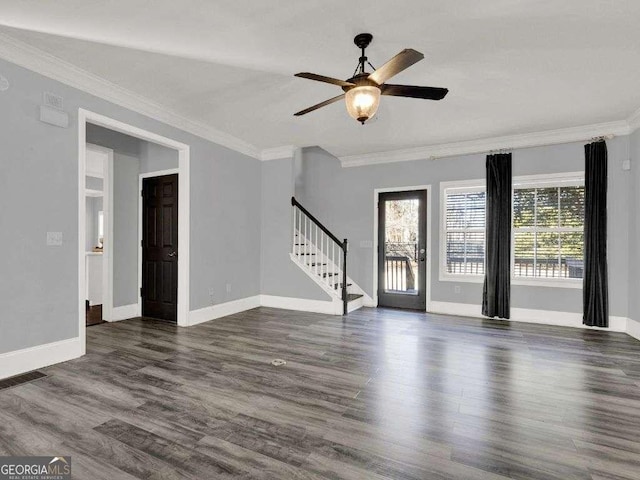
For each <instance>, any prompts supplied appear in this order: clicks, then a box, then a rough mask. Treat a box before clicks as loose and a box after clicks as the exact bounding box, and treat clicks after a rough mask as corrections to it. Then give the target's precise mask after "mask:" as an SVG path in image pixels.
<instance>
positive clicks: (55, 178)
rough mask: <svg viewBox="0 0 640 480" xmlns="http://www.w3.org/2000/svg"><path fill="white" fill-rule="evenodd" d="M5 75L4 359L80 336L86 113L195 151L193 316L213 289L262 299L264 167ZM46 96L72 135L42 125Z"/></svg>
mask: <svg viewBox="0 0 640 480" xmlns="http://www.w3.org/2000/svg"><path fill="white" fill-rule="evenodd" d="M0 72H2V74H3V75H4V76H5V77H7V79H8V80H9V82H10V85H11V88H10V89H9V90H7V91H4V92H0V112H2V114H1V115H0V145H2V149H1V152H2V153H0V156H1V157H0V205H12V206H15V208H3V209H2V211H1V213H0V232H1V233H0V248H1V249H2V250H3V251H9V252H12V254H11V255H9V256H6V257H5V258H4V259H3V265H2V269H1V272H2V273H0V305H2V313H1V316H0V331H1V332H2V334H1V335H0V353H4V352H8V351H13V350H18V349H22V348H27V347H32V346H36V345H42V344H46V343H50V342H55V341H59V340H64V339H68V338H73V337H76V336H77V335H78V302H79V298H78V248H79V245H78V215H77V212H78V167H77V161H78V159H77V155H78V151H77V145H78V124H77V112H78V108H79V107H82V108H86V109H88V110H91V111H94V112H97V113H100V114H102V115H106V116H108V117H111V118H115V119H117V120H120V121H122V122H125V123H128V124H131V125H135V126H137V127H139V128H143V129H145V130H149V131H153V132H155V133H157V134H159V135H163V136H166V137H169V138H172V139H174V140H177V141H179V142H183V143H186V144H188V145H190V146H191V185H190V186H191V219H192V221H191V232H190V233H191V245H190V247H191V264H190V285H191V291H190V305H189V306H190V309H191V310H195V309H198V308H202V307H205V306H208V305H211V303H212V301H211V297H210V296H209V290H210V289H211V290H213V291H214V296H213V302H215V303H218V302H221V301H224V300H234V299H239V298H244V297H249V296H253V295H257V294H258V293H259V289H260V168H261V167H260V162H258V161H257V160H255V159H252V158H249V157H247V156H245V155H242V154H240V153H237V152H234V151H231V150H229V149H227V148H225V147H222V146H219V145H216V144H214V143H211V142H209V141H207V140H204V139H202V138H199V137H196V136H194V135H191V134H189V133H186V132H183V131H181V130H178V129H176V128H173V127H171V126H168V125H166V124H163V123H161V122H157V121H155V120H152V119H150V118H148V117H145V116H143V115H140V114H138V113H135V112H132V111H130V110H127V109H125V108H122V107H119V106H117V105H114V104H112V103H109V102H107V101H104V100H102V99H99V98H97V97H94V96H91V95H89V94H87V93H84V92H81V91H79V90H77V89H74V88H72V87H69V86H67V85H64V84H61V83H59V82H56V81H53V80H51V79H49V78H46V77H44V76H42V75H39V74H36V73H34V72H31V71H29V70H26V69H23V68H21V67H18V66H16V65H14V64H11V63H9V62H6V61H4V60H0ZM44 91H47V92H52V93H55V94H58V95H61V96H63V97H64V104H65V110H66V111H67V112H68V113H69V116H70V126H69V128H59V127H54V126H51V125H48V124H45V123H42V122H40V121H39V120H38V118H39V110H38V109H39V105H40V104H41V101H42V92H44ZM136 153H139V152H136ZM26 185H28V186H29V188H25V186H26ZM196 219H197V221H196ZM48 231H53V232H62V233H63V238H64V240H63V245H62V246H58V247H48V246H47V245H46V232H48ZM227 283H230V284H231V286H232V289H231V292H230V293H226V291H225V285H226V284H227ZM222 292H225V293H222ZM34 299H37V301H34Z"/></svg>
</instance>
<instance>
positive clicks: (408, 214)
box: [374, 187, 430, 311]
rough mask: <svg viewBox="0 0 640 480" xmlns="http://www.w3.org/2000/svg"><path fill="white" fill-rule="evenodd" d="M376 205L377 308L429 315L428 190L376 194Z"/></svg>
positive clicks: (377, 192)
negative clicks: (400, 309)
mask: <svg viewBox="0 0 640 480" xmlns="http://www.w3.org/2000/svg"><path fill="white" fill-rule="evenodd" d="M376 204H377V205H376V206H377V212H376V219H377V222H376V232H375V236H376V240H377V242H376V243H377V248H376V252H375V254H376V257H377V258H376V260H377V261H376V262H375V263H376V270H377V271H376V272H375V273H376V274H375V278H376V283H377V285H375V286H374V288H375V289H376V293H377V305H378V306H379V307H391V308H403V309H411V310H421V311H426V309H427V300H428V298H427V297H428V287H429V282H428V278H429V263H430V262H429V261H428V254H429V249H428V247H429V243H430V242H429V238H428V228H427V223H428V220H429V216H428V214H427V212H428V207H429V206H430V205H429V202H428V189H427V188H417V187H416V188H415V189H406V190H393V191H376Z"/></svg>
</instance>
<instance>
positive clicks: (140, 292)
mask: <svg viewBox="0 0 640 480" xmlns="http://www.w3.org/2000/svg"><path fill="white" fill-rule="evenodd" d="M140 296H141V297H142V287H140Z"/></svg>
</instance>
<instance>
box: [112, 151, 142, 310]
mask: <svg viewBox="0 0 640 480" xmlns="http://www.w3.org/2000/svg"><path fill="white" fill-rule="evenodd" d="M139 169H140V163H139V160H138V158H137V157H134V156H131V155H126V154H123V153H119V152H116V151H114V152H113V306H114V307H122V306H124V305H132V304H136V303H138V247H139V240H138V221H139V218H138V196H139V195H140V194H139V193H138V192H139V191H138V171H139Z"/></svg>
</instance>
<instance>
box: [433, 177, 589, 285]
mask: <svg viewBox="0 0 640 480" xmlns="http://www.w3.org/2000/svg"><path fill="white" fill-rule="evenodd" d="M583 185H584V171H578V172H565V173H549V174H546V173H545V174H540V175H522V176H517V177H513V189H514V190H515V189H516V188H527V187H531V188H544V187H546V186H549V187H558V186H583ZM447 190H457V191H458V192H460V193H467V192H477V191H486V181H485V180H484V179H477V180H461V181H449V182H440V252H439V253H440V261H439V268H438V280H439V281H441V282H460V283H484V275H468V274H465V275H460V274H455V273H448V272H447V265H446V258H447V230H446V216H447V212H446V197H445V193H446V191H447ZM511 217H512V218H513V192H512V194H511ZM558 231H560V230H558ZM511 235H512V237H511V247H512V248H511V284H512V285H526V286H531V287H554V288H558V287H559V288H582V279H567V278H546V277H545V278H541V277H538V278H535V277H515V276H514V275H513V268H514V253H515V252H514V249H513V244H514V240H513V235H514V230H513V228H512V232H511Z"/></svg>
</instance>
